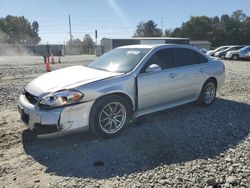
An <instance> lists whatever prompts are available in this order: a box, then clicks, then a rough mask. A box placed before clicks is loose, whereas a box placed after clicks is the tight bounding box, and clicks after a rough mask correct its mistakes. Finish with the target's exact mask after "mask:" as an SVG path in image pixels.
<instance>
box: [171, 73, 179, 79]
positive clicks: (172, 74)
mask: <svg viewBox="0 0 250 188" xmlns="http://www.w3.org/2000/svg"><path fill="white" fill-rule="evenodd" d="M176 76H177V74H175V73H171V74H170V75H169V77H170V78H175V77H176Z"/></svg>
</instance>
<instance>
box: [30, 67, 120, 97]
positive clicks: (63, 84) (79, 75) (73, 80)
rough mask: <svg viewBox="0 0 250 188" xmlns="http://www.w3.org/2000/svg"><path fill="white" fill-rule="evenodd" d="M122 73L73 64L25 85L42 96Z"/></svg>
mask: <svg viewBox="0 0 250 188" xmlns="http://www.w3.org/2000/svg"><path fill="white" fill-rule="evenodd" d="M120 74H122V73H112V72H107V71H102V70H97V69H92V68H89V67H84V66H71V67H67V68H63V69H59V70H55V71H52V72H49V73H46V74H43V75H41V76H39V77H37V78H36V79H34V80H32V81H31V82H30V83H29V84H28V85H27V86H26V87H25V90H26V91H27V92H29V93H31V94H33V95H35V96H40V95H42V94H44V93H48V92H56V91H59V90H62V89H69V88H74V87H77V86H79V85H83V84H87V83H90V82H94V81H97V80H101V79H105V78H109V77H112V76H117V75H120Z"/></svg>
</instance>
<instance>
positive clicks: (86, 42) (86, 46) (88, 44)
mask: <svg viewBox="0 0 250 188" xmlns="http://www.w3.org/2000/svg"><path fill="white" fill-rule="evenodd" d="M82 44H83V53H85V54H94V49H95V43H94V41H93V39H92V38H91V36H90V35H89V34H86V35H85V36H84V38H83V42H82Z"/></svg>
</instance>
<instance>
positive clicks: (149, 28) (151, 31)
mask: <svg viewBox="0 0 250 188" xmlns="http://www.w3.org/2000/svg"><path fill="white" fill-rule="evenodd" d="M134 36H135V37H160V36H162V30H161V29H159V28H157V24H156V23H154V21H153V20H149V21H147V22H140V23H139V24H138V25H137V29H136V31H135V33H134Z"/></svg>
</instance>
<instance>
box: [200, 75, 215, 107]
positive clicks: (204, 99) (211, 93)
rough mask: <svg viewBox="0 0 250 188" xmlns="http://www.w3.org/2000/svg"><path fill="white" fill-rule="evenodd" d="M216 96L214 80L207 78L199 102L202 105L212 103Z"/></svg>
mask: <svg viewBox="0 0 250 188" xmlns="http://www.w3.org/2000/svg"><path fill="white" fill-rule="evenodd" d="M215 96H216V83H215V81H214V80H212V79H209V80H207V81H206V82H205V84H204V85H203V87H202V90H201V93H200V97H199V99H198V101H199V103H200V104H201V105H203V106H209V105H211V104H212V102H213V101H214V99H215Z"/></svg>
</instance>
